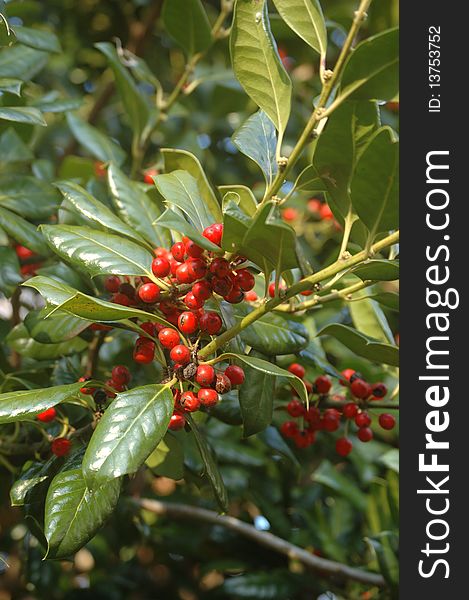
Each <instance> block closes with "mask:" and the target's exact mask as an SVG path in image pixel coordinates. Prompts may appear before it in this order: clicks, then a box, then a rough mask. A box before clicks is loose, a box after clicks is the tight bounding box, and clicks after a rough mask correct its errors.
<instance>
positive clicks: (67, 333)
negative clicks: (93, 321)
mask: <svg viewBox="0 0 469 600" xmlns="http://www.w3.org/2000/svg"><path fill="white" fill-rule="evenodd" d="M51 311H53V312H52V314H51ZM24 325H25V327H26V329H27V330H28V333H29V335H30V336H31V337H32V338H33V339H34V340H36V341H37V342H40V343H41V344H58V343H60V342H63V341H65V340H70V339H72V338H74V337H76V336H77V335H80V333H82V331H84V330H85V329H87V328H88V327H89V325H90V321H86V320H84V319H80V318H78V317H75V316H73V315H71V314H69V313H66V312H62V311H60V310H56V309H55V308H54V309H53V308H51V307H45V308H43V309H41V310H31V311H29V312H28V314H27V315H26V317H25V319H24Z"/></svg>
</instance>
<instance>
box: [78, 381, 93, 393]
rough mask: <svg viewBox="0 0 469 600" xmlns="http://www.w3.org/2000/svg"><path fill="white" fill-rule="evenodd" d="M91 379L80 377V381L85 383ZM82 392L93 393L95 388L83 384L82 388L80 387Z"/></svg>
mask: <svg viewBox="0 0 469 600" xmlns="http://www.w3.org/2000/svg"><path fill="white" fill-rule="evenodd" d="M89 379H90V378H89V377H80V379H79V380H78V381H79V382H80V383H81V382H83V383H84V382H85V381H89ZM80 392H81V393H82V394H86V395H91V394H94V392H95V388H90V387H86V386H83V387H82V388H80Z"/></svg>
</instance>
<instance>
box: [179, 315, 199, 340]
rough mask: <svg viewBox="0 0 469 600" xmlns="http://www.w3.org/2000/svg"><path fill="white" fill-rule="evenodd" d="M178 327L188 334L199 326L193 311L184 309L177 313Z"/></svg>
mask: <svg viewBox="0 0 469 600" xmlns="http://www.w3.org/2000/svg"><path fill="white" fill-rule="evenodd" d="M178 327H179V331H181V332H182V333H185V334H187V335H190V334H192V333H195V332H196V331H197V329H198V328H199V320H198V318H197V316H196V315H195V314H194V313H193V312H190V311H188V310H186V311H185V312H182V313H181V314H180V315H179V318H178Z"/></svg>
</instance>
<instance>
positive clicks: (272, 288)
mask: <svg viewBox="0 0 469 600" xmlns="http://www.w3.org/2000/svg"><path fill="white" fill-rule="evenodd" d="M285 289H286V288H285V285H284V284H283V283H281V284H280V285H279V286H278V291H279V294H280V292H281V291H283V290H285ZM269 296H270V297H271V298H274V297H275V282H274V281H272V283H271V284H270V285H269Z"/></svg>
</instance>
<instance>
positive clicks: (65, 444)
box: [50, 438, 72, 456]
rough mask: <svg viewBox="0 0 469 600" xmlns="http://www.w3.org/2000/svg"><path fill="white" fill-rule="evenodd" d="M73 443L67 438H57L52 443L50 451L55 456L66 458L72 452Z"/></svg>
mask: <svg viewBox="0 0 469 600" xmlns="http://www.w3.org/2000/svg"><path fill="white" fill-rule="evenodd" d="M71 447H72V443H71V441H70V440H67V439H66V438H56V439H55V440H53V441H52V443H51V445H50V449H51V451H52V454H55V456H66V455H67V454H68V453H69V452H70V448H71Z"/></svg>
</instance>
